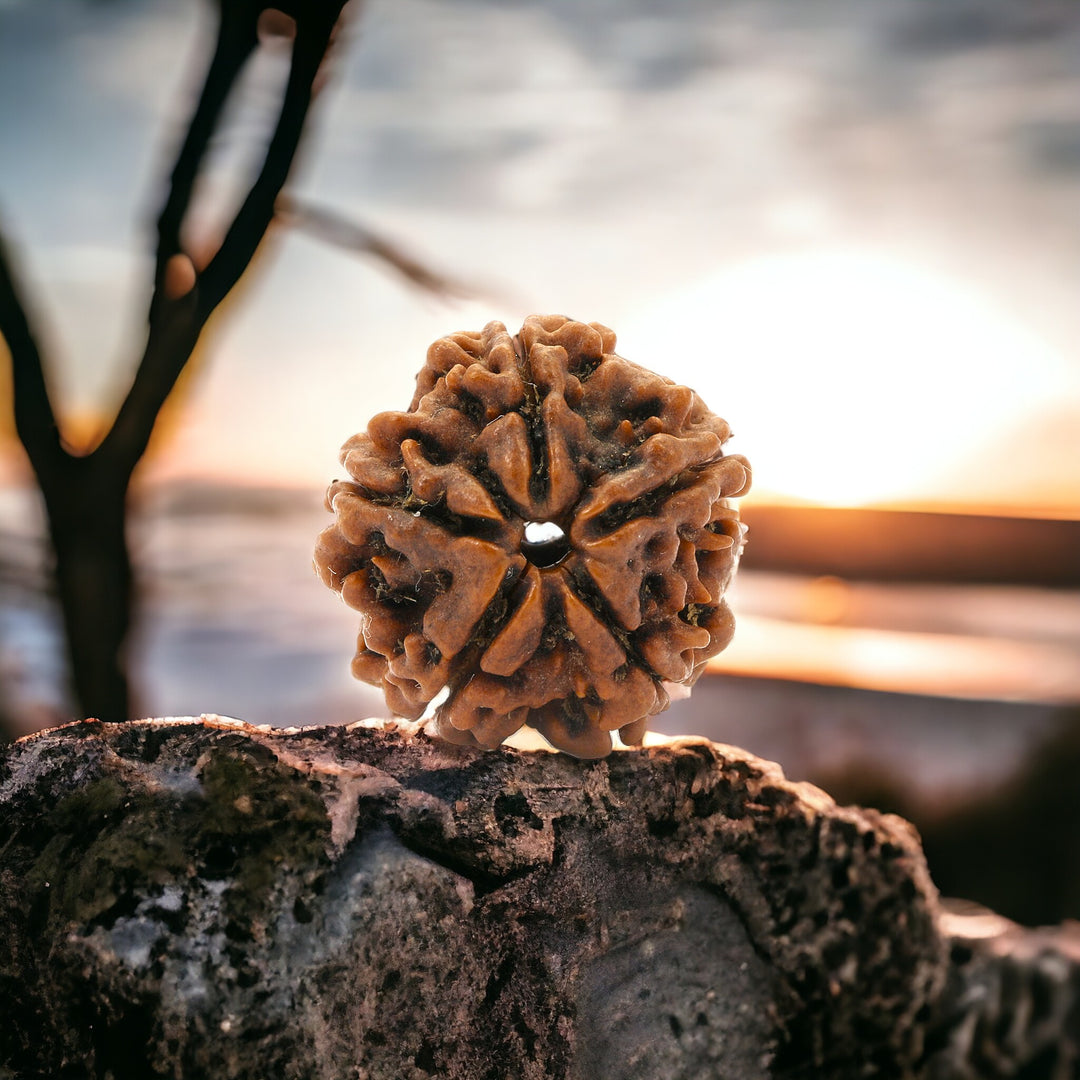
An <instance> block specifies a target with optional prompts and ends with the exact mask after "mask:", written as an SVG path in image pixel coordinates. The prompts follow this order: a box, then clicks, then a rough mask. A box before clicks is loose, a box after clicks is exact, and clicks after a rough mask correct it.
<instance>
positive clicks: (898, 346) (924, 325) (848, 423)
mask: <svg viewBox="0 0 1080 1080" xmlns="http://www.w3.org/2000/svg"><path fill="white" fill-rule="evenodd" d="M619 352H620V353H621V354H622V355H624V356H626V357H628V358H630V359H633V360H635V361H636V362H638V363H644V364H647V365H648V366H650V367H652V368H653V369H654V370H658V371H662V372H663V373H664V374H665V375H667V376H669V377H670V378H673V379H675V380H676V381H678V382H683V383H685V384H686V385H689V386H692V387H694V388H695V389H696V390H697V391H698V392H699V393H700V394H701V396H702V397H703V398H704V399H705V401H706V402H707V403H708V404H709V406H710V408H712V409H715V410H716V411H717V412H719V413H720V415H722V416H724V417H725V418H726V419H727V420H728V421H729V422H730V423H731V425H732V428H733V430H734V432H735V436H736V437H735V438H734V439H733V440H732V443H731V446H732V448H733V449H734V450H736V451H738V452H740V453H744V454H746V455H747V456H748V457H749V458H750V460H751V462H752V464H753V466H754V474H755V481H754V488H755V492H756V493H757V495H758V496H759V497H761V496H765V497H773V498H777V497H779V498H794V499H805V500H810V501H814V502H820V503H827V504H831V505H844V506H859V505H867V504H872V503H888V502H911V501H927V500H929V501H938V502H940V501H946V502H956V501H960V502H962V501H963V494H964V493H963V491H959V490H956V481H955V479H954V477H955V475H956V474H957V473H958V472H959V471H962V467H964V466H965V465H968V464H969V463H970V461H971V459H972V457H973V455H977V454H978V453H979V452H980V449H981V448H984V447H986V446H989V445H993V441H994V440H995V439H1000V438H1002V433H1003V432H1005V431H1007V430H1009V429H1010V428H1011V427H1014V426H1016V424H1017V423H1018V422H1019V421H1020V420H1022V419H1025V418H1027V417H1029V416H1031V415H1032V414H1033V413H1037V412H1038V411H1039V410H1043V409H1049V408H1051V407H1053V406H1054V405H1055V404H1056V405H1060V402H1061V400H1062V398H1063V396H1068V395H1072V396H1073V397H1074V398H1075V399H1077V400H1078V407H1080V393H1078V387H1077V384H1076V378H1075V376H1074V375H1073V374H1072V373H1071V372H1070V370H1069V367H1068V365H1067V364H1066V362H1065V360H1064V358H1063V357H1062V356H1060V355H1058V354H1057V353H1056V352H1055V351H1054V350H1053V349H1052V348H1051V347H1050V346H1049V345H1048V344H1047V343H1046V342H1044V341H1042V340H1040V339H1039V338H1038V337H1037V336H1036V335H1035V334H1034V333H1033V332H1031V331H1030V330H1028V329H1027V328H1026V327H1024V326H1023V325H1021V324H1019V323H1018V322H1016V321H1015V320H1014V319H1013V318H1011V317H1010V315H1009V314H1008V313H1007V312H1005V311H1002V310H1001V309H999V308H996V307H995V306H994V305H993V304H992V303H990V302H989V301H988V300H986V299H984V298H982V297H980V296H979V295H978V294H977V293H975V292H973V291H972V290H969V289H968V288H965V287H964V286H963V285H961V284H959V283H957V282H954V281H952V280H949V279H948V278H945V277H942V276H940V275H938V274H936V273H934V272H933V271H931V270H927V269H923V268H921V267H918V266H912V265H907V264H904V263H901V262H894V261H890V260H888V259H886V258H883V257H881V256H878V255H874V254H869V253H863V252H854V251H830V252H816V253H801V254H795V255H782V256H769V257H762V258H759V259H756V260H753V261H749V262H746V263H743V264H740V265H736V266H733V267H732V268H730V269H727V270H724V271H722V272H720V273H717V274H715V275H714V276H711V277H709V278H707V279H705V280H704V281H701V282H699V283H697V284H695V285H693V286H691V287H690V288H688V289H686V290H685V291H683V292H682V293H680V294H678V295H676V296H673V297H671V298H669V299H668V300H666V301H663V302H661V303H659V304H657V305H656V306H655V307H654V308H652V309H651V310H649V311H648V312H646V313H645V314H644V315H643V316H642V317H641V318H639V319H638V320H637V321H636V323H635V322H634V321H633V320H631V321H630V322H629V324H627V323H626V322H624V325H623V327H622V330H621V332H620V334H619Z"/></svg>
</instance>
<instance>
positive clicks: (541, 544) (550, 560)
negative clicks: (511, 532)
mask: <svg viewBox="0 0 1080 1080" xmlns="http://www.w3.org/2000/svg"><path fill="white" fill-rule="evenodd" d="M521 554H522V555H524V556H525V558H526V559H528V560H529V562H530V563H532V565H533V566H535V567H538V568H539V569H541V570H545V569H547V567H549V566H558V565H559V563H561V562H562V561H563V559H565V558H566V556H567V555H569V554H570V537H569V536H567V535H566V530H565V529H563V528H562V527H561V526H559V525H558V524H557V523H556V522H554V521H526V522H525V532H524V535H523V537H522V540H521Z"/></svg>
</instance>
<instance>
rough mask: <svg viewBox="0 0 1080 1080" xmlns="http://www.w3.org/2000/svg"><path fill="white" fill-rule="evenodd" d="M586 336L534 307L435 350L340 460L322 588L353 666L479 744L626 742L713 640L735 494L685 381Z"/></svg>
mask: <svg viewBox="0 0 1080 1080" xmlns="http://www.w3.org/2000/svg"><path fill="white" fill-rule="evenodd" d="M614 349H615V335H614V334H613V333H612V331H611V330H609V329H608V328H607V327H605V326H601V325H600V324H598V323H589V324H585V323H580V322H575V321H573V320H571V319H567V318H565V317H563V316H560V315H533V316H530V317H529V318H528V319H526V320H525V324H524V325H523V327H522V328H521V332H520V333H519V334H517V335H516V336H511V335H510V334H509V333H508V332H507V330H506V327H505V326H504V325H503V324H502V323H499V322H492V323H489V324H488V325H487V326H486V327H485V328H484V329H483V331H482V332H480V333H460V334H454V335H451V336H450V337H445V338H442V339H440V340H439V341H437V342H435V344H434V345H432V346H431V348H430V349H429V350H428V354H427V362H426V364H425V366H424V368H423V369H422V370H421V372H420V374H419V375H418V376H417V387H416V393H415V396H414V397H413V401H412V404H411V405H410V406H409V409H408V411H406V412H384V413H380V414H379V415H377V416H375V417H374V418H373V419H372V420H371V422H370V423H369V424H368V427H367V431H366V432H364V433H361V434H359V435H355V436H354V437H353V438H351V439H350V440H349V441H348V442H347V443H346V444H345V446H344V447H343V448H342V456H341V460H342V464H343V465H344V466H345V469H346V470H347V472H348V474H349V477H350V479H348V480H338V481H335V482H334V483H333V484H332V485H331V486H330V489H329V491H328V493H327V505H328V507H329V508H330V509H332V510H333V511H334V514H335V521H334V524H333V525H331V526H330V527H329V528H327V529H326V530H325V531H324V532H323V533H322V535H321V536H320V538H319V543H318V547H317V549H316V553H315V563H316V567H317V569H318V571H319V574H320V576H321V577H322V579H323V581H324V582H325V583H326V584H327V585H328V586H330V587H331V588H333V589H335V590H337V591H338V592H340V593H341V595H342V597H343V598H344V600H345V601H346V603H348V604H349V605H350V606H352V607H354V608H356V609H357V610H358V611H359V612H360V613H361V623H360V635H359V640H358V644H357V653H356V656H355V658H354V660H353V674H354V675H356V677H357V678H359V679H362V680H364V681H366V682H370V683H373V684H375V685H378V686H381V687H382V689H383V692H384V694H385V697H386V702H387V704H388V706H389V707H390V708H391V709H392V710H393V712H394V713H396V714H398V715H401V716H405V717H409V718H410V719H416V718H418V717H420V716H422V715H423V714H424V712H425V710H427V709H428V706H429V704H430V703H431V702H432V700H433V699H434V698H435V697H436V696H437V695H439V694H440V693H441V692H444V691H445V694H444V698H445V699H444V700H442V702H441V704H439V705H438V707H437V708H436V710H435V727H436V730H437V731H438V732H439V734H440V735H442V736H443V737H444V738H446V739H449V740H451V741H454V742H458V743H466V744H471V745H480V746H486V747H494V746H497V745H499V744H500V743H501V742H502V741H503V740H504V739H505V738H507V737H508V736H509V735H510V734H512V733H513V732H514V731H516V730H517V729H518V728H520V727H521V726H522V725H526V724H527V725H529V726H530V727H533V728H535V729H537V730H538V731H539V732H540V733H541V734H542V735H543V736H544V738H545V739H547V740H548V742H550V743H551V744H552V745H553V746H555V747H557V748H559V749H561V750H565V751H567V752H568V753H571V754H575V755H578V756H580V757H602V756H604V755H605V754H607V753H608V752H609V751H610V750H611V747H612V741H611V734H610V733H611V732H612V731H616V730H617V731H618V732H619V734H620V737H621V739H622V741H623V742H624V743H627V744H634V743H639V742H640V741H641V739H642V737H643V735H644V732H645V728H646V725H647V723H648V720H649V717H651V716H654V715H655V714H656V713H658V712H660V711H661V710H663V709H665V708H666V707H667V705H668V704H669V697H668V692H667V689H666V686H665V684H671V683H674V684H685V685H690V684H692V683H693V682H694V681H695V680H696V679H697V677H698V676H699V675H700V674H701V671H702V670H703V668H704V665H705V663H706V661H707V660H708V659H709V657H711V656H713V655H715V654H716V653H718V652H719V651H720V650H721V649H723V648H724V646H725V645H726V644H727V643H728V641H729V640H730V639H731V634H732V631H733V628H734V621H733V618H732V615H731V611H730V609H729V608H728V605H727V603H726V601H725V599H724V594H725V592H726V590H727V587H728V585H729V583H730V581H731V578H732V575H733V574H734V572H735V568H736V566H737V564H738V560H739V554H740V551H741V548H742V544H743V540H744V535H745V527H744V526H743V525H742V524H741V523H740V521H739V515H738V511H737V510H736V509H735V507H734V506H733V505H732V504H731V502H730V499H732V498H734V497H736V496H739V495H742V494H743V493H744V492H745V491H746V490H747V488H748V487H749V484H750V468H749V465H748V464H747V462H746V460H745V458H743V457H741V456H738V455H733V454H727V455H725V454H724V452H723V449H722V448H723V444H724V443H725V442H726V441H727V439H728V437H729V435H730V430H729V428H728V425H727V423H726V422H725V421H724V420H721V419H720V418H719V417H717V416H715V415H713V414H712V413H711V412H709V410H708V409H707V408H706V406H705V405H704V403H703V402H702V401H701V399H700V398H699V397H698V396H697V394H695V393H694V392H693V391H692V390H690V389H688V388H687V387H685V386H678V385H676V384H675V383H673V382H671V381H670V380H669V379H666V378H663V377H661V376H659V375H655V374H653V373H652V372H650V371H647V370H645V369H644V368H642V367H639V366H638V365H636V364H632V363H630V362H629V361H627V360H624V359H623V358H622V357H620V356H617V355H616V354H615V351H614Z"/></svg>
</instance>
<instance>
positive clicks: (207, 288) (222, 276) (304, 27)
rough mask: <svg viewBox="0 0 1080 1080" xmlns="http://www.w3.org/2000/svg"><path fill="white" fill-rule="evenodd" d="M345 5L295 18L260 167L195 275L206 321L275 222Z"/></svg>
mask: <svg viewBox="0 0 1080 1080" xmlns="http://www.w3.org/2000/svg"><path fill="white" fill-rule="evenodd" d="M342 7H344V2H343V0H342V2H340V3H339V2H335V0H330V2H325V0H324V2H323V3H311V4H309V5H302V6H301V8H300V10H299V11H298V13H297V15H296V19H297V25H296V38H295V39H294V41H293V52H292V65H291V67H290V68H289V81H288V84H287V86H286V88H285V97H284V100H283V101H282V104H281V112H280V114H279V116H278V122H277V127H276V128H275V130H274V134H273V137H272V138H271V140H270V146H269V148H268V149H267V152H266V158H265V160H264V162H263V167H262V169H261V171H260V173H259V175H258V177H257V178H256V180H255V183H254V184H253V185H252V188H251V191H250V192H248V196H247V198H246V199H245V200H244V203H243V205H242V206H241V207H240V210H239V211H238V212H237V215H236V218H235V220H234V221H233V223H232V225H231V226H230V227H229V231H228V232H227V233H226V234H225V239H224V240H223V241H222V244H221V247H220V249H219V250H218V252H217V254H216V255H215V256H214V257H213V259H211V261H210V264H209V265H208V266H207V267H206V269H205V270H204V271H203V272H202V273H201V274H200V275H199V278H200V280H199V313H200V316H201V317H202V318H203V319H206V318H209V316H210V314H211V313H212V312H213V310H214V308H216V307H217V305H218V304H219V303H220V302H221V301H222V300H223V299H224V298H225V296H226V294H227V293H228V292H229V290H230V289H231V288H232V287H233V286H234V285H235V284H236V282H237V281H238V280H239V279H240V275H241V274H243V272H244V270H245V269H246V268H247V266H248V264H249V263H250V262H251V260H252V258H253V256H254V255H255V251H256V249H257V248H258V246H259V244H260V243H261V242H262V239H263V236H265V234H266V230H267V229H268V228H269V227H270V223H271V221H273V219H274V204H275V203H276V202H277V198H278V195H279V194H280V193H281V189H282V188H283V187H284V186H285V181H286V180H287V179H288V175H289V170H290V169H291V168H292V163H293V159H294V158H295V156H296V150H297V147H298V145H299V143H300V135H301V133H302V132H303V129H304V121H305V120H306V119H307V112H308V107H309V106H310V104H311V95H312V86H313V84H314V82H315V77H316V75H318V73H319V68H320V66H321V65H322V62H323V59H324V58H325V56H326V51H327V49H328V47H329V45H330V37H331V35H332V33H333V30H334V24H335V23H336V22H337V19H338V17H339V16H340V14H341V9H342Z"/></svg>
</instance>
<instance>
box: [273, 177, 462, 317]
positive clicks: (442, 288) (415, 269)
mask: <svg viewBox="0 0 1080 1080" xmlns="http://www.w3.org/2000/svg"><path fill="white" fill-rule="evenodd" d="M277 209H278V213H277V216H278V220H279V221H281V223H282V224H284V225H291V226H293V227H295V228H297V229H302V230H303V231H304V232H306V233H308V234H309V235H310V236H314V237H317V238H318V239H319V240H323V241H325V242H326V243H328V244H333V245H334V246H335V247H340V248H344V249H345V250H346V251H358V252H365V253H367V254H369V255H374V256H375V258H377V259H381V260H382V261H383V262H384V263H386V264H387V265H388V266H392V267H393V268H394V269H395V270H396V271H397V272H398V273H399V274H401V275H402V276H403V277H404V278H405V279H406V280H407V281H409V282H411V283H412V284H413V285H416V286H417V287H418V288H421V289H423V290H424V291H425V292H429V293H431V294H432V295H434V296H439V297H453V298H457V299H465V298H468V297H473V296H476V295H478V293H479V292H480V289H478V288H477V287H476V286H472V285H468V284H466V283H465V282H464V281H461V280H460V279H458V278H454V277H451V276H450V275H448V274H442V273H440V272H439V271H438V270H434V269H432V268H431V267H430V266H427V265H425V264H424V263H422V262H421V261H420V260H419V259H417V258H416V257H415V256H413V255H409V254H408V253H407V252H405V251H403V250H402V249H401V247H399V246H398V244H397V242H396V241H394V240H391V239H389V238H388V237H385V236H382V235H380V234H379V233H377V232H375V231H374V230H373V229H371V228H369V227H368V226H367V225H364V224H363V223H362V222H359V221H352V220H350V219H349V218H346V217H345V216H344V215H343V214H340V213H338V212H337V211H336V210H331V209H328V208H327V207H324V206H315V205H313V204H312V203H309V202H302V201H300V200H298V199H295V198H293V197H292V196H289V195H281V196H280V197H279V198H278V203H277Z"/></svg>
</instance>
